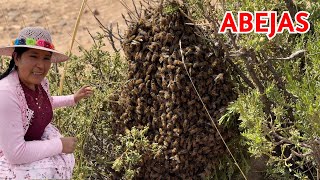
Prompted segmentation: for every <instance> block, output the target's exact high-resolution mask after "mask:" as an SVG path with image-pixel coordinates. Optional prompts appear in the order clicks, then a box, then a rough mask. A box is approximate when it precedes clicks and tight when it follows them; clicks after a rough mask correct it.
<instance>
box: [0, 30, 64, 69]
mask: <svg viewBox="0 0 320 180" xmlns="http://www.w3.org/2000/svg"><path fill="white" fill-rule="evenodd" d="M16 47H27V48H33V49H39V50H44V51H50V52H52V56H51V61H52V62H54V63H56V62H63V61H66V60H68V59H69V57H68V56H66V55H65V54H63V53H60V52H58V51H56V50H55V49H54V46H53V44H52V40H51V36H50V33H49V32H48V31H47V30H45V29H43V28H41V27H26V28H23V29H22V30H21V31H20V33H19V36H18V38H17V39H16V40H14V41H13V42H12V45H11V46H3V47H0V56H1V55H4V56H12V53H13V51H14V48H16Z"/></svg>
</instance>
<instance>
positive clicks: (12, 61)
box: [0, 47, 28, 80]
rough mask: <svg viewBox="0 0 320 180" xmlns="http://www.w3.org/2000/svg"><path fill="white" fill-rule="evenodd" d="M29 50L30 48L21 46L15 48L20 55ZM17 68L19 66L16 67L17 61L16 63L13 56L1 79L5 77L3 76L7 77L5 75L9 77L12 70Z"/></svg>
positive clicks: (0, 76)
mask: <svg viewBox="0 0 320 180" xmlns="http://www.w3.org/2000/svg"><path fill="white" fill-rule="evenodd" d="M27 50H28V48H25V47H19V48H15V49H14V52H16V53H17V55H18V57H21V55H22V53H24V52H26V51H27ZM16 68H17V67H16V65H15V63H14V58H13V56H12V58H11V61H10V64H9V67H8V69H7V70H6V71H5V72H4V73H3V74H1V75H0V80H1V79H3V78H5V77H7V76H8V75H9V74H10V72H11V71H12V70H13V69H16Z"/></svg>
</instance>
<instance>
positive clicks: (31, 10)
mask: <svg viewBox="0 0 320 180" xmlns="http://www.w3.org/2000/svg"><path fill="white" fill-rule="evenodd" d="M122 1H123V2H125V3H126V4H128V5H129V7H133V6H132V0H122ZM134 1H136V2H138V1H137V0H134ZM81 4H82V1H81V0H68V1H65V0H55V1H51V0H32V1H31V0H0V46H3V45H8V44H10V42H11V40H13V39H15V38H16V37H17V35H18V32H19V31H20V29H22V28H23V27H25V26H43V27H46V28H48V29H49V31H50V32H51V34H52V38H53V43H54V45H55V47H56V49H58V50H60V51H63V52H66V51H68V50H69V47H70V43H71V39H72V33H73V28H74V25H75V23H76V19H77V16H78V13H79V10H80V7H81ZM87 4H88V6H86V7H85V11H84V14H83V16H82V18H81V21H80V25H79V29H78V32H77V36H76V41H75V44H74V48H73V50H72V52H73V53H75V54H78V53H79V50H78V48H77V46H79V45H80V46H83V47H85V48H89V47H91V45H92V44H93V40H92V38H91V36H90V35H89V33H88V30H89V31H90V33H91V34H96V32H102V31H101V29H100V28H99V24H98V22H97V21H96V20H95V18H94V16H93V14H92V12H91V11H90V10H89V8H90V9H91V10H92V11H93V12H94V13H95V14H96V15H97V17H98V18H99V19H100V21H101V22H102V23H103V24H104V25H105V26H108V25H110V24H114V25H115V24H116V23H117V22H118V23H119V27H120V29H124V27H125V23H124V21H123V18H122V16H121V14H126V8H124V6H123V5H122V4H121V2H120V0H88V1H87ZM106 49H107V50H112V48H111V46H109V45H107V47H106Z"/></svg>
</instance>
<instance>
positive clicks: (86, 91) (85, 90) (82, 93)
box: [74, 86, 93, 103]
mask: <svg viewBox="0 0 320 180" xmlns="http://www.w3.org/2000/svg"><path fill="white" fill-rule="evenodd" d="M92 94H93V90H92V88H91V87H90V86H83V87H82V88H80V89H79V90H78V91H77V92H76V93H75V94H74V101H75V102H76V103H78V102H79V101H80V100H81V99H83V98H85V97H90V96H91V95H92Z"/></svg>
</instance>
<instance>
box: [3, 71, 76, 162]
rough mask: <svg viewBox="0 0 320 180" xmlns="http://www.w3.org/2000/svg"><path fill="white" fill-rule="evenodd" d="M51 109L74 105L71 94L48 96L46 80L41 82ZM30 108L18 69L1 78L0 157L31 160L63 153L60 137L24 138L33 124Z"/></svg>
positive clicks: (16, 160)
mask: <svg viewBox="0 0 320 180" xmlns="http://www.w3.org/2000/svg"><path fill="white" fill-rule="evenodd" d="M41 85H42V87H43V89H44V90H45V91H46V93H47V95H48V97H49V99H50V102H51V105H52V108H53V109H55V108H58V107H63V106H72V105H75V102H74V96H73V95H68V96H51V95H50V92H49V83H48V80H47V79H44V80H43V81H42V82H41ZM32 116H33V111H32V110H31V109H29V108H28V106H27V101H26V99H25V96H24V92H23V89H22V87H21V85H20V82H19V77H18V73H17V71H13V72H11V73H10V74H9V75H8V76H7V77H5V78H4V79H2V80H0V157H2V156H5V158H6V159H7V160H8V161H9V163H11V164H24V163H31V162H34V161H37V160H41V159H44V158H46V157H50V156H54V155H58V154H60V153H61V152H62V142H61V140H60V138H56V139H50V140H41V141H25V140H24V135H25V133H26V132H27V130H28V127H29V125H30V123H32V122H31V121H32Z"/></svg>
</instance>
